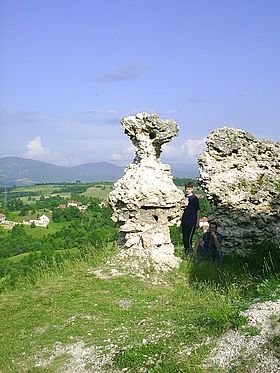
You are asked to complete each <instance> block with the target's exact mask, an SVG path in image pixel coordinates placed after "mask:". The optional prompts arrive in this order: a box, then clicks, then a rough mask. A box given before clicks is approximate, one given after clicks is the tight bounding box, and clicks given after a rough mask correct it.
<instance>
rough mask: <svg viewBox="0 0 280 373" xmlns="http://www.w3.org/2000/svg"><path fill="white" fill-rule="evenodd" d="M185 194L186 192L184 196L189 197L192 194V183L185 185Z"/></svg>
mask: <svg viewBox="0 0 280 373" xmlns="http://www.w3.org/2000/svg"><path fill="white" fill-rule="evenodd" d="M185 192H186V195H187V196H189V195H190V194H192V192H193V185H192V183H190V182H189V183H186V184H185Z"/></svg>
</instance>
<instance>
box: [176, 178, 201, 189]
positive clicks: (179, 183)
mask: <svg viewBox="0 0 280 373" xmlns="http://www.w3.org/2000/svg"><path fill="white" fill-rule="evenodd" d="M173 181H174V184H175V185H177V186H184V185H185V184H187V183H192V184H193V186H194V187H195V188H196V187H199V182H198V181H197V179H194V178H189V177H176V176H174V177H173Z"/></svg>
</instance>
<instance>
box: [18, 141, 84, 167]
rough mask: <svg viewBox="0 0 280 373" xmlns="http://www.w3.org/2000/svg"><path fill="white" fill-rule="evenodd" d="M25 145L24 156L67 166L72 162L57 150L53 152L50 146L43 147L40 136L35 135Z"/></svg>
mask: <svg viewBox="0 0 280 373" xmlns="http://www.w3.org/2000/svg"><path fill="white" fill-rule="evenodd" d="M26 147H27V152H26V153H24V154H23V155H22V156H23V157H26V158H30V159H35V160H37V161H43V162H51V163H54V164H60V165H64V166H67V165H68V164H69V163H70V162H72V160H70V159H67V160H65V159H63V157H62V156H61V154H59V153H58V152H54V151H52V150H51V149H50V148H47V147H44V145H43V143H42V140H41V137H40V136H36V137H35V138H34V139H33V140H30V141H29V142H28V143H27V145H26ZM76 161H77V160H76Z"/></svg>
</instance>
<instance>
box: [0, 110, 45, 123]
mask: <svg viewBox="0 0 280 373" xmlns="http://www.w3.org/2000/svg"><path fill="white" fill-rule="evenodd" d="M0 120H1V121H3V122H6V121H11V120H13V121H17V122H19V121H21V122H45V121H47V120H49V121H50V120H51V118H50V117H49V116H48V115H47V114H44V113H38V112H33V111H18V110H1V111H0Z"/></svg>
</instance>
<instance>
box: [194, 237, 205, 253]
mask: <svg viewBox="0 0 280 373" xmlns="http://www.w3.org/2000/svg"><path fill="white" fill-rule="evenodd" d="M202 244H203V239H202V237H200V238H199V239H198V240H197V241H196V243H195V245H194V250H193V251H194V253H195V254H197V250H198V248H199V246H200V245H202Z"/></svg>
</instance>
